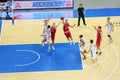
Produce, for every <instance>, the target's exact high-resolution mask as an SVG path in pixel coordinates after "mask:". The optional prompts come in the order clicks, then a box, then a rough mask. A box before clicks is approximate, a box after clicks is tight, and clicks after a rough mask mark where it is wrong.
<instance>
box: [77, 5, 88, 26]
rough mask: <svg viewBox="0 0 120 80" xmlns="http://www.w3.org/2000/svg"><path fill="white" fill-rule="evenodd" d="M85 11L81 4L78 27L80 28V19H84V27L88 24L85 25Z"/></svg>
mask: <svg viewBox="0 0 120 80" xmlns="http://www.w3.org/2000/svg"><path fill="white" fill-rule="evenodd" d="M84 10H85V9H84V7H83V5H82V4H80V7H79V8H78V11H77V12H78V27H79V26H80V19H81V18H82V20H83V24H84V25H86V23H85V18H84V13H85V11H84Z"/></svg>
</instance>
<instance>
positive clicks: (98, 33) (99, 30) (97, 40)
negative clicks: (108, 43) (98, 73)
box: [93, 25, 102, 55]
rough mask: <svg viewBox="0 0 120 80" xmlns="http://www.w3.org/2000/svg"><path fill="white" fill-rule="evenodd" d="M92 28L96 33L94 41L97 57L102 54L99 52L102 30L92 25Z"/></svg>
mask: <svg viewBox="0 0 120 80" xmlns="http://www.w3.org/2000/svg"><path fill="white" fill-rule="evenodd" d="M93 27H94V28H95V30H96V31H97V39H96V47H97V52H96V53H98V54H99V55H101V54H102V52H101V48H100V45H101V41H102V30H101V26H95V25H93Z"/></svg>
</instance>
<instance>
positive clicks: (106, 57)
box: [100, 51, 109, 63]
mask: <svg viewBox="0 0 120 80" xmlns="http://www.w3.org/2000/svg"><path fill="white" fill-rule="evenodd" d="M103 53H105V55H106V56H105V58H104V60H102V61H101V62H100V63H104V62H105V61H106V60H107V59H108V56H109V55H108V54H107V52H105V51H103Z"/></svg>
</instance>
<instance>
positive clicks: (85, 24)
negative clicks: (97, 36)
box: [82, 15, 86, 25]
mask: <svg viewBox="0 0 120 80" xmlns="http://www.w3.org/2000/svg"><path fill="white" fill-rule="evenodd" d="M82 20H83V24H84V25H86V23H85V18H84V15H83V16H82Z"/></svg>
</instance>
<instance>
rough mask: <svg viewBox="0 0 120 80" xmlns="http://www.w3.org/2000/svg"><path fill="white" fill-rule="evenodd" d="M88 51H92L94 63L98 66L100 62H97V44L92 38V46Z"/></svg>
mask: <svg viewBox="0 0 120 80" xmlns="http://www.w3.org/2000/svg"><path fill="white" fill-rule="evenodd" d="M88 52H91V59H92V62H93V63H94V67H97V66H98V63H97V58H96V49H95V44H94V43H93V40H92V39H91V40H90V48H89V50H88Z"/></svg>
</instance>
